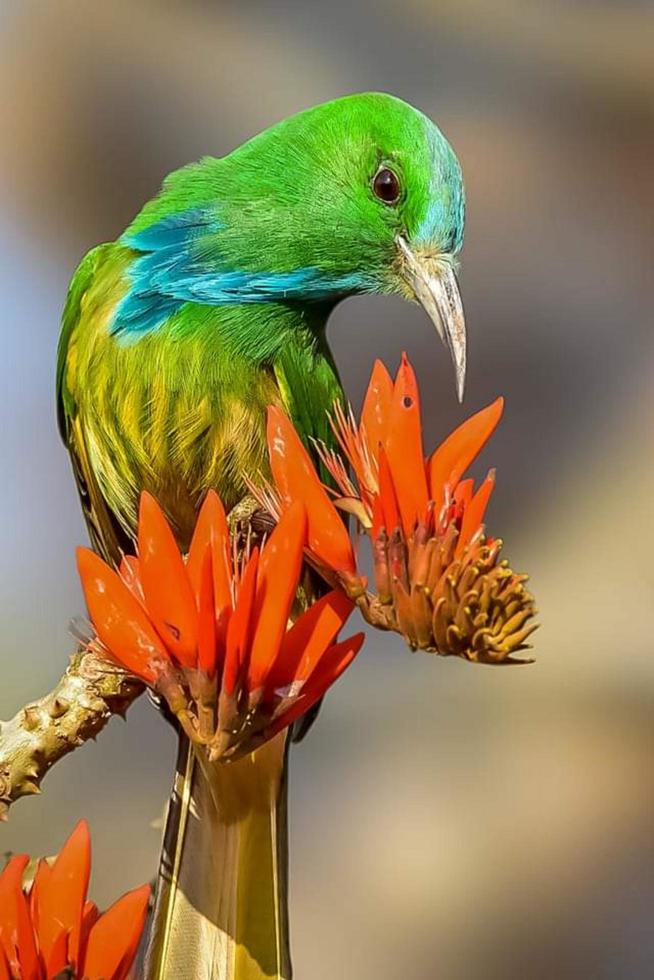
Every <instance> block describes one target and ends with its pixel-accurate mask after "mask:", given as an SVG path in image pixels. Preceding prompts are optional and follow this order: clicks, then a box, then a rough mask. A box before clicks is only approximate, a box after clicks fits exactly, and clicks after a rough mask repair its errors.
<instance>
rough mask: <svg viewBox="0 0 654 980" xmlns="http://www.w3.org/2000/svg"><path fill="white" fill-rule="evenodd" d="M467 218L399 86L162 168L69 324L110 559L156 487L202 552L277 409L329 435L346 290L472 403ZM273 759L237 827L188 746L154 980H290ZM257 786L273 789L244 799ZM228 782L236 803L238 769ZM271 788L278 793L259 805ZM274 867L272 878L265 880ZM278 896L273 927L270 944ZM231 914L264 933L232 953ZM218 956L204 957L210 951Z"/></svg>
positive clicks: (77, 397) (83, 272) (64, 418)
mask: <svg viewBox="0 0 654 980" xmlns="http://www.w3.org/2000/svg"><path fill="white" fill-rule="evenodd" d="M464 219H465V193H464V185H463V178H462V172H461V166H460V164H459V161H458V159H457V156H456V154H455V152H454V150H453V149H452V147H451V145H450V143H449V142H448V141H447V139H446V137H445V136H444V135H443V133H442V132H441V130H440V129H439V128H438V127H437V126H436V124H435V123H434V122H432V120H431V119H429V118H428V117H427V116H426V115H424V114H423V113H422V112H421V111H419V110H418V109H416V108H414V107H413V106H411V105H409V104H408V103H406V102H404V101H402V100H401V99H398V98H396V97H395V96H392V95H389V94H386V93H376V92H374V93H363V94H354V95H349V96H345V97H342V98H339V99H335V100H333V101H330V102H326V103H324V104H321V105H318V106H315V107H312V108H309V109H306V110H304V111H301V112H299V113H297V114H295V115H292V116H289V117H288V118H286V119H284V120H283V121H281V122H279V123H277V124H275V125H273V126H271V127H270V128H269V129H266V130H264V131H263V132H261V133H259V134H258V135H256V136H254V137H253V138H251V139H249V140H248V141H246V142H245V143H243V144H242V145H240V146H239V147H237V148H236V149H234V150H233V151H232V152H230V153H229V154H227V155H226V156H223V157H214V156H206V157H203V158H202V159H200V160H199V161H198V162H195V163H191V164H189V165H186V166H183V167H182V168H181V169H179V170H176V171H174V172H173V173H171V174H170V175H169V176H168V177H166V179H165V180H164V181H163V184H162V186H161V188H160V190H159V191H158V193H157V194H156V195H155V196H154V197H153V198H152V199H151V200H150V201H148V202H147V203H146V204H145V205H144V206H143V208H142V209H141V210H140V211H139V213H138V214H137V215H136V217H135V218H134V219H133V221H132V222H131V224H129V226H128V227H127V228H126V229H125V230H124V231H123V232H122V234H120V235H119V236H118V238H117V239H116V240H115V241H112V242H109V243H105V244H101V245H98V246H97V247H95V248H93V249H92V250H91V251H90V252H89V253H88V254H87V255H86V256H85V258H84V259H83V260H82V262H81V263H80V265H79V267H78V269H77V271H76V272H75V274H74V277H73V279H72V281H71V284H70V287H69V291H68V296H67V300H66V304H65V308H64V312H63V317H62V329H61V335H60V342H59V348H58V358H57V380H56V386H57V407H58V420H59V427H60V431H61V435H62V438H63V440H64V443H65V445H66V446H67V448H68V451H69V454H70V458H71V462H72V468H73V473H74V476H75V480H76V484H77V488H78V492H79V496H80V500H81V505H82V509H83V513H84V517H85V520H86V524H87V527H88V532H89V536H90V539H91V542H92V545H93V547H94V548H95V549H96V550H97V551H98V553H99V554H101V555H102V556H103V557H104V558H105V559H106V560H109V561H112V562H113V563H115V564H117V563H118V562H119V561H120V560H121V557H122V556H123V555H124V554H126V553H127V554H128V553H130V552H133V550H134V539H135V529H136V524H137V518H138V507H139V498H140V495H141V493H142V492H143V491H148V492H149V493H151V494H152V495H153V496H154V497H155V498H156V499H157V500H158V502H159V503H160V505H161V507H162V508H163V510H164V512H165V514H166V517H167V518H168V520H169V522H170V524H171V526H172V527H173V529H174V532H175V535H176V537H177V539H178V543H179V545H180V547H181V548H182V549H185V548H187V547H188V545H189V542H190V539H191V535H192V532H193V527H194V524H195V519H196V516H197V513H198V510H199V508H200V506H201V504H202V501H203V499H204V498H205V496H206V494H207V492H208V491H209V490H215V491H217V493H218V494H219V495H220V497H221V499H222V501H223V503H224V505H225V507H226V508H227V509H229V508H231V507H233V506H235V505H236V504H237V503H238V502H239V501H240V500H241V499H242V498H243V496H244V495H245V494H246V493H247V486H248V480H249V479H250V478H252V477H253V476H255V475H257V474H263V475H264V476H265V475H266V472H267V463H266V433H265V424H266V410H267V408H268V406H269V405H276V406H278V407H280V408H282V409H283V410H284V411H285V412H286V413H287V414H288V415H289V416H290V418H291V419H292V421H293V422H294V424H295V426H296V428H297V430H298V432H299V433H300V436H301V438H302V439H303V440H304V442H305V443H306V445H307V447H309V448H311V447H312V445H313V440H323V441H326V442H327V443H329V442H330V441H331V438H332V436H331V433H330V429H329V422H328V412H329V411H330V410H331V409H332V408H333V405H334V403H335V402H336V401H342V400H343V398H344V394H343V389H342V385H341V381H340V378H339V374H338V370H337V367H336V364H335V362H334V358H333V356H332V353H331V351H330V348H329V346H328V343H327V339H326V326H327V322H328V319H329V317H330V314H331V313H332V311H333V310H334V308H335V306H336V305H337V304H338V303H340V302H341V301H342V300H344V299H346V298H348V297H350V296H354V295H361V294H385V295H399V296H401V297H403V298H404V299H406V300H409V301H414V302H417V303H419V304H420V305H421V306H422V307H423V308H424V310H425V312H426V313H427V315H428V316H429V318H430V319H431V320H432V322H433V324H434V326H435V328H436V330H437V332H438V334H439V336H440V338H441V340H442V341H443V342H444V343H445V344H446V346H447V347H448V348H449V351H450V354H451V357H452V359H453V363H454V370H455V383H456V391H457V395H458V397H459V400H461V399H462V397H463V391H464V383H465V372H466V330H465V318H464V314H463V307H462V302H461V297H460V292H459V289H458V284H457V278H456V272H457V267H458V256H459V253H460V251H461V248H462V243H463V232H464ZM353 341H354V342H355V338H353ZM284 751H285V750H284ZM282 754H283V753H282ZM274 755H275V753H274V752H272V755H271V752H268V755H267V757H266V761H265V763H264V768H265V769H266V774H264V775H263V776H261V775H260V774H259V776H254V775H253V776H249V777H246V776H244V775H243V773H241V774H240V775H238V777H234V779H235V780H236V781H237V782H238V781H240V784H241V785H240V788H239V790H238V793H236V794H235V798H236V797H237V796H238V798H239V800H240V801H241V804H243V800H249V803H248V804H247V806H248V807H250V809H249V810H248V812H247V814H246V815H245V816H244V815H243V814H236V815H234V814H232V815H231V816H229V817H225V814H224V813H221V812H220V806H217V805H216V786H215V785H214V786H211V785H210V783H211V780H212V778H214V777H212V776H211V775H210V774H208V773H207V771H206V766H203V765H202V764H200V763H198V760H197V757H196V756H197V754H196V753H194V752H192V751H191V750H190V748H189V745H188V743H187V742H185V740H184V739H183V738H182V739H181V741H180V751H179V755H178V763H177V776H176V783H175V790H174V793H173V797H172V802H171V805H170V807H169V814H168V822H167V826H166V831H165V834H164V860H163V864H162V869H161V871H160V876H159V885H158V898H157V906H156V909H155V926H154V929H153V935H154V939H151V943H150V946H151V948H150V953H149V955H148V966H147V969H146V975H147V976H149V977H157V978H159V977H166V978H172V977H182V976H189V977H191V976H192V977H194V978H197V980H203V978H205V977H206V978H209V977H213V976H219V977H221V978H222V977H223V976H224V977H225V978H232V977H233V978H235V980H245V978H247V980H254V978H266V977H280V978H281V977H283V978H284V980H288V978H289V977H290V975H291V972H290V971H291V967H290V959H289V955H288V951H287V950H284V949H281V950H280V948H279V947H280V945H282V946H283V945H284V944H283V942H281V941H280V939H279V933H280V932H283V931H284V930H283V929H281V927H280V922H282V924H283V920H284V919H285V916H286V909H285V902H286V897H285V894H284V892H285V882H284V878H285V875H284V853H283V851H284V847H285V841H284V840H283V838H284V832H283V826H282V824H281V823H279V821H280V820H281V819H282V817H283V814H282V812H281V811H282V810H283V808H284V806H285V798H284V793H283V784H284V781H285V776H284V774H283V771H282V770H283V766H282V769H280V770H279V772H277V775H274V774H273V775H271V774H270V773H271V772H273V770H274V767H275V765H278V764H279V761H278V760H277V762H274V763H273V762H271V761H270V760H271V758H272V756H274ZM271 765H272V767H273V768H272V769H271V768H270V767H271ZM236 768H237V767H236V766H234V769H235V770H236ZM256 768H257V767H256V766H254V767H253V771H254V770H256ZM248 779H250V781H251V782H252V781H253V780H254V781H256V779H259V784H258V785H257V786H255V785H252V786H251V787H250V788H249V789H246V790H244V789H243V784H244V783H247V781H248ZM215 780H218V781H219V782H220V786H221V792H222V793H223V796H225V795H227V796H228V795H229V792H230V791H229V788H228V786H227V783H228V782H229V779H228V777H226V776H225V773H224V772H223V773H221V774H220V775H219V776H216V777H215V779H214V781H215ZM261 780H263V783H264V784H266V785H270V786H272V785H273V784H274V785H275V786H276V787H277V789H276V791H275V792H273V793H272V795H271V794H270V793H267V792H263V791H262V790H261ZM270 780H272V782H270ZM267 781H268V782H267ZM264 798H265V799H264ZM262 799H263V802H262ZM271 801H272V802H271ZM233 803H234V801H233V800H232V801H231V802H230V803H228V804H226V806H227V809H228V810H229V809H230V808H232V809H233ZM221 805H222V804H221ZM243 805H245V804H243ZM253 807H254V809H255V810H256V809H257V807H258V808H259V811H260V819H259V820H258V821H257V820H256V819H253V818H252V808H253ZM246 808H247V807H246ZM237 809H238V807H237ZM259 811H257V812H259ZM199 814H203V818H202V819H199ZM271 815H272V817H275V815H276V817H277V820H278V824H275V820H274V819H271ZM226 821H227V823H228V824H229V823H230V821H231V824H230V825H231V826H233V825H235V824H236V825H238V827H239V834H240V837H239V838H238V839H239V841H240V843H239V847H240V852H239V853H240V854H241V857H240V859H239V860H240V864H239V865H238V875H239V880H240V881H241V883H243V882H244V881H246V880H247V881H249V882H250V885H251V890H252V891H254V892H257V891H258V896H259V897H258V898H256V899H255V898H253V899H252V909H251V910H249V911H248V909H245V910H243V907H242V906H243V899H242V894H243V891H242V889H241V890H240V893H239V894H240V896H241V897H240V899H235V898H234V897H233V895H232V900H231V901H232V904H233V903H234V902H236V904H237V905H239V901H240V906H239V911H238V915H237V913H234V915H231V912H230V914H228V915H227V916H225V902H227V903H228V904H229V900H228V899H227V898H226V897H225V895H224V894H223V895H222V896H221V897H220V898H216V890H217V886H216V883H215V881H205V882H201V881H200V879H201V878H202V875H203V869H213V872H214V874H218V873H219V870H218V869H219V866H220V867H222V869H223V870H222V872H221V873H223V874H224V871H225V866H224V865H221V863H220V862H221V860H222V858H221V857H220V856H217V853H216V851H217V849H219V848H221V847H222V848H223V849H225V848H226V849H229V846H231V845H229V844H228V843H226V842H227V837H226V836H225V835H226V833H227V832H226V830H225V823H226ZM274 826H277V827H278V829H279V832H277V831H275V830H274V829H273V830H271V828H274ZM280 828H281V829H280ZM221 834H222V837H221V836H220V835H221ZM275 838H277V839H275ZM221 841H222V843H221ZM232 843H233V842H232ZM212 849H213V850H212ZM275 849H276V853H273V852H275ZM271 854H272V857H271ZM262 868H268V869H273V870H272V871H271V872H270V873H269V874H268V873H266V874H267V877H266V874H264V878H265V879H266V880H265V882H264V884H262V883H261V881H262V879H261V875H262V872H261V869H262ZM208 878H211V875H210V874H209V871H207V872H206V874H204V879H208ZM257 882H258V885H257ZM244 887H245V886H244ZM222 890H223V891H224V888H223V889H222ZM191 892H192V893H193V894H192V895H191ZM268 893H270V895H271V902H272V903H273V904H274V906H275V908H274V909H273V911H274V917H275V919H276V921H277V928H276V936H272V937H271V936H263V937H262V936H261V935H260V934H261V932H262V929H261V926H260V923H261V920H262V917H265V914H266V909H265V908H262V907H261V906H262V905H264V904H265V900H264V899H263V898H262V897H261V896H262V895H265V894H268ZM216 902H218V904H219V905H220V914H218V913H217V912H216ZM212 903H213V904H212ZM230 915H231V919H230ZM234 916H237V917H238V916H243V917H244V920H248V921H249V922H250V924H249V926H248V924H247V921H246V924H245V925H244V927H243V928H244V930H245V932H243V934H242V935H241V936H235V935H232V936H231V946H230V941H229V940H227V941H226V940H225V932H226V931H227V932H228V933H229V931H230V929H231V932H232V933H235V931H237V930H235V926H234ZM255 918H256V922H255V921H254V920H255ZM219 919H220V921H218V920H219ZM227 920H230V923H231V924H230V925H229V928H228V927H227V926H226V925H225V923H226V921H227ZM257 922H258V923H259V925H257ZM253 923H254V924H253ZM264 931H265V930H264ZM246 933H247V938H245V939H243V938H242V937H243V936H244V935H245V934H246ZM171 936H176V937H177V941H176V942H173V941H171ZM181 936H183V937H184V942H183V943H182V942H181V940H180V937H181ZM212 944H213V945H212ZM248 944H249V948H248V950H247V952H246V953H244V952H243V947H244V946H245V947H247V946H248ZM226 945H227V947H230V949H231V951H230V950H229V949H228V950H227V952H225V949H226ZM180 946H183V949H184V951H183V953H179V952H176V948H179V947H180ZM209 946H211V948H212V950H213V952H212V953H211V954H210V955H209V954H207V953H206V952H205V951H204V950H203V949H201V947H207V948H208V947H209ZM221 950H222V952H221ZM234 950H236V952H234ZM221 956H222V957H223V959H224V961H225V963H226V964H227V965H225V966H224V967H223V968H222V972H220V970H219V969H218V968H217V967H216V965H215V964H216V963H217V962H218V960H219V959H220V957H221ZM181 957H185V959H182V958H181ZM189 957H190V958H191V959H189ZM211 957H213V959H212V958H211ZM246 961H247V964H249V965H245V966H244V965H243V964H244V963H245V962H246ZM190 963H192V966H190V965H189V964H190ZM239 963H240V964H241V965H240V966H239V965H238V964H239ZM229 964H231V966H230V965H229ZM239 971H240V972H239Z"/></svg>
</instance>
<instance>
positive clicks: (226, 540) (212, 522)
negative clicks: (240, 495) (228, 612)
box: [186, 490, 233, 622]
mask: <svg viewBox="0 0 654 980" xmlns="http://www.w3.org/2000/svg"><path fill="white" fill-rule="evenodd" d="M207 548H211V560H212V566H213V590H214V597H215V606H216V620H217V621H218V622H220V621H221V619H223V618H224V617H223V613H224V610H225V609H227V608H228V607H229V608H230V609H231V606H232V578H233V569H232V551H231V543H230V537H229V528H228V526H227V517H226V515H225V508H224V507H223V504H222V501H221V499H220V497H219V496H218V494H217V493H216V492H215V491H214V490H210V491H209V492H208V494H207V495H206V497H205V498H204V503H203V504H202V507H201V508H200V513H199V514H198V520H197V523H196V525H195V531H194V532H193V540H192V541H191V547H190V548H189V553H188V561H187V565H186V567H187V571H188V576H189V578H190V580H191V583H192V585H193V588H194V590H195V594H196V595H198V590H199V587H200V579H201V573H202V565H203V561H204V554H205V551H206V549H207Z"/></svg>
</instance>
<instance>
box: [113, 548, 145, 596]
mask: <svg viewBox="0 0 654 980" xmlns="http://www.w3.org/2000/svg"><path fill="white" fill-rule="evenodd" d="M118 574H119V575H120V577H121V578H122V580H123V582H124V583H125V585H126V586H127V588H128V589H129V591H130V592H131V593H132V595H133V596H134V598H135V599H138V601H139V602H140V603H141V605H142V606H144V605H145V596H144V594H143V586H142V585H141V569H140V566H139V560H138V558H137V557H136V555H124V556H123V560H122V561H121V563H120V568H119V569H118Z"/></svg>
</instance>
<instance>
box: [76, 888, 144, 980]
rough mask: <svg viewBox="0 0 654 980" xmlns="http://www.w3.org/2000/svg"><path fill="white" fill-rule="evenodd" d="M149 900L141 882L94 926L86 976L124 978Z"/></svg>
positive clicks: (106, 979) (104, 979) (91, 979)
mask: <svg viewBox="0 0 654 980" xmlns="http://www.w3.org/2000/svg"><path fill="white" fill-rule="evenodd" d="M149 900H150V886H149V885H142V886H141V888H135V889H134V891H131V892H128V893H127V894H126V895H123V897H122V898H119V899H118V901H117V902H114V904H113V905H112V906H111V908H109V909H107V911H106V912H105V913H104V914H103V915H101V916H100V918H99V919H98V921H97V922H96V923H95V925H94V926H93V927H92V929H91V932H90V935H89V943H88V947H87V950H86V957H85V961H84V980H124V978H125V977H126V976H127V974H128V973H129V970H130V967H131V966H132V963H133V962H134V957H135V956H136V951H137V949H138V945H139V941H140V938H141V933H142V932H143V926H144V925H145V917H146V914H147V910H148V902H149Z"/></svg>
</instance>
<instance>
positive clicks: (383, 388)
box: [359, 360, 393, 459]
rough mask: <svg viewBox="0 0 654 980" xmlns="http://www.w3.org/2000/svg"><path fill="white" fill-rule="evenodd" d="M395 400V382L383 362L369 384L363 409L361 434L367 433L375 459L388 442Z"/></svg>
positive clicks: (373, 372) (374, 370)
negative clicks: (392, 406)
mask: <svg viewBox="0 0 654 980" xmlns="http://www.w3.org/2000/svg"><path fill="white" fill-rule="evenodd" d="M392 399H393V381H392V379H391V376H390V374H389V373H388V371H387V369H386V365H385V364H383V363H382V362H381V361H379V360H377V361H375V365H374V367H373V369H372V374H371V375H370V381H369V382H368V390H367V391H366V396H365V398H364V400H363V408H362V409H361V425H360V428H359V431H360V432H362V433H363V432H365V434H366V437H367V439H368V446H369V448H370V451H371V453H372V455H373V457H374V459H377V458H378V453H379V447H380V445H382V446H383V445H384V443H385V442H386V434H387V430H388V422H389V419H390V414H391V402H392Z"/></svg>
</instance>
